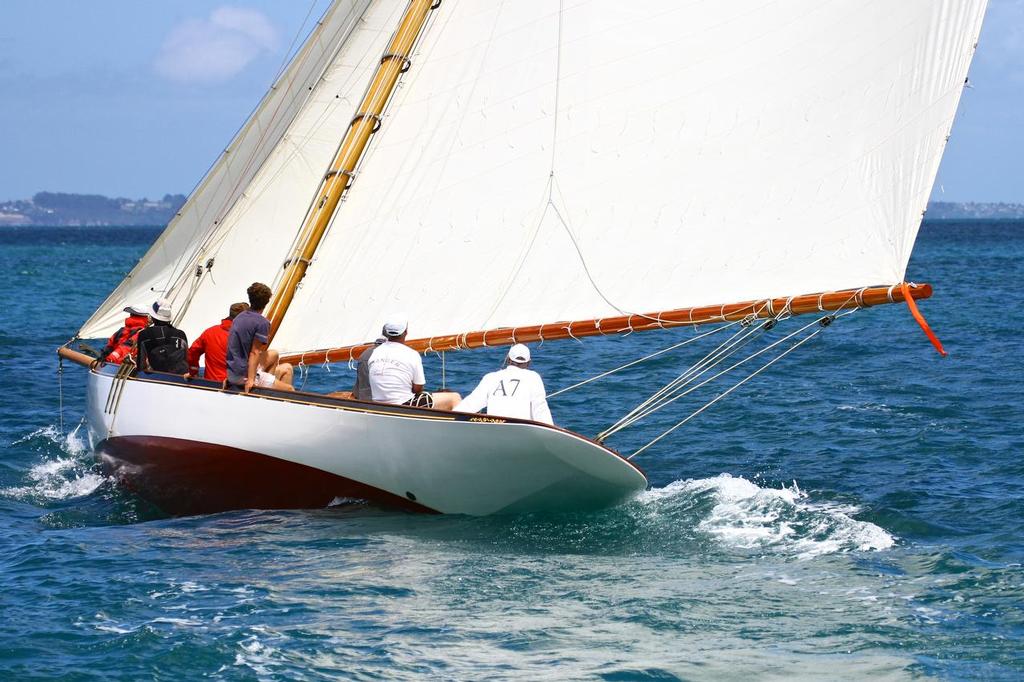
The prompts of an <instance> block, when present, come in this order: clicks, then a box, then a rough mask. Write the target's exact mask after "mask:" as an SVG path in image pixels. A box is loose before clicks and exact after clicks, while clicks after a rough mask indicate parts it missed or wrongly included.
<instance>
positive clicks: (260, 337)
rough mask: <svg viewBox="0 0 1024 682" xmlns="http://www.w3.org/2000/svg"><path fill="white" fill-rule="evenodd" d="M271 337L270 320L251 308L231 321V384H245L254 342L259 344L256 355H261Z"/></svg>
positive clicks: (229, 351)
mask: <svg viewBox="0 0 1024 682" xmlns="http://www.w3.org/2000/svg"><path fill="white" fill-rule="evenodd" d="M250 305H251V304H250ZM269 339H270V320H268V319H267V318H265V317H263V315H261V314H260V313H258V312H254V311H253V310H251V309H250V310H245V311H243V312H241V313H239V314H238V317H236V318H235V321H234V322H232V323H231V334H230V335H229V336H228V356H227V365H228V383H229V384H231V385H232V386H239V387H241V386H245V384H246V380H247V379H248V375H249V355H250V354H252V351H253V345H254V343H257V342H258V344H259V345H258V346H257V348H256V355H259V353H260V352H262V350H263V349H265V348H266V347H267V342H268V341H269ZM253 379H255V377H253ZM250 388H252V385H251V384H250V385H249V386H248V387H246V389H245V390H246V391H248V390H249V389H250Z"/></svg>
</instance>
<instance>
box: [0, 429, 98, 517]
mask: <svg viewBox="0 0 1024 682" xmlns="http://www.w3.org/2000/svg"><path fill="white" fill-rule="evenodd" d="M81 428H82V426H81V424H79V425H78V426H76V427H75V428H74V429H73V430H72V431H71V432H70V433H67V434H62V433H60V432H59V431H58V430H57V428H56V427H54V426H47V427H45V428H42V429H37V430H35V431H33V432H32V433H30V434H29V435H27V436H25V437H23V438H20V439H18V440H16V441H15V442H14V443H13V445H20V444H25V443H32V442H36V441H40V440H41V441H43V443H44V444H45V443H46V442H47V441H48V442H49V443H50V444H51V445H56V446H57V447H58V448H59V449H60V451H61V452H62V453H63V455H58V456H57V457H56V458H49V457H48V458H46V459H44V460H43V461H41V462H39V463H38V464H35V465H34V466H33V467H32V468H31V469H29V470H28V474H27V478H28V484H27V485H23V486H13V487H10V488H4V489H2V490H0V495H4V496H7V497H13V498H16V499H40V498H42V499H45V500H65V499H69V498H73V497H82V496H85V495H88V494H90V493H92V492H93V491H94V490H96V488H98V487H99V486H100V485H101V484H102V483H103V481H104V477H103V476H100V475H99V474H97V473H95V472H94V471H92V465H91V462H88V461H86V460H85V459H84V458H83V455H84V454H85V453H86V452H87V451H88V447H87V446H86V444H85V439H84V437H83V436H82V435H81V434H80V430H81ZM49 449H50V448H43V450H44V452H45V451H46V450H49ZM45 456H46V455H45V454H44V457H45Z"/></svg>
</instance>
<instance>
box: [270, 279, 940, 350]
mask: <svg viewBox="0 0 1024 682" xmlns="http://www.w3.org/2000/svg"><path fill="white" fill-rule="evenodd" d="M908 290H909V291H910V297H911V299H922V298H928V297H929V296H931V295H932V287H931V285H930V284H912V283H911V284H909V285H908ZM903 301H904V298H903V291H902V290H901V285H900V284H894V285H892V286H889V287H884V286H881V287H864V288H863V289H846V290H844V291H831V292H828V293H822V294H807V295H804V296H794V297H793V298H766V299H761V300H757V301H746V302H743V303H726V304H724V305H711V306H702V307H699V308H679V309H676V310H665V311H662V312H655V313H642V314H634V315H621V316H618V317H605V318H600V319H593V320H579V321H576V322H551V323H548V324H541V325H536V326H532V327H505V328H501V329H488V330H483V331H475V332H467V333H465V334H448V335H445V336H432V337H430V338H423V339H413V340H410V341H406V342H405V345H407V346H409V347H411V348H412V349H414V350H417V351H419V352H421V353H423V352H427V351H446V350H459V349H462V348H482V347H486V346H508V345H511V344H513V343H529V342H532V341H552V340H554V339H568V338H574V339H575V338H582V337H584V336H611V335H614V334H622V333H625V332H630V331H634V332H639V331H647V330H650V329H664V328H666V327H680V326H685V325H696V324H709V323H714V322H726V321H729V320H741V319H743V318H745V317H748V316H751V315H753V316H754V317H759V318H768V317H775V316H776V315H780V314H782V313H783V311H786V310H787V309H788V311H789V313H790V314H792V315H802V314H804V313H815V312H831V311H838V310H844V309H849V308H867V307H870V306H875V305H881V304H883V303H901V302H903ZM371 345H373V344H369V343H364V344H359V345H355V346H342V347H341V348H331V349H328V350H316V351H309V352H307V353H302V354H292V355H287V356H285V357H283V358H281V359H282V361H285V362H291V363H297V362H298V363H305V364H311V363H322V362H347V361H348V360H351V359H353V358H357V357H359V355H360V353H362V352H363V351H364V350H365V349H367V348H369V347H370V346H371Z"/></svg>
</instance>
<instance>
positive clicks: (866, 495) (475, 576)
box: [0, 222, 1024, 680]
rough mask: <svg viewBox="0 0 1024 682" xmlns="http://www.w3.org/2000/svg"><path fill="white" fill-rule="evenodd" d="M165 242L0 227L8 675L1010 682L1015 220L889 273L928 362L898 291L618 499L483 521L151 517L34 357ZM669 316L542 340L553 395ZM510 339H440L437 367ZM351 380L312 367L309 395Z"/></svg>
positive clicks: (333, 512) (742, 393)
mask: <svg viewBox="0 0 1024 682" xmlns="http://www.w3.org/2000/svg"><path fill="white" fill-rule="evenodd" d="M157 234H158V231H157V230H147V229H138V228H130V229H116V228H102V229H101V228H60V229H58V228H3V229H0V266H2V268H3V272H4V277H3V278H0V301H2V303H0V362H2V366H3V368H4V370H5V372H4V384H5V385H4V388H3V391H2V393H0V414H2V419H0V614H2V617H0V678H3V679H54V678H60V679H70V680H90V679H143V678H144V679H151V678H152V679H175V680H177V679H199V678H204V679H205V678H210V679H225V680H236V679H237V680H248V679H261V680H262V679H267V680H276V679H281V680H285V679H287V680H292V679H300V680H318V679H337V678H355V679H379V678H387V679H392V678H394V679H421V678H425V677H438V678H443V679H481V678H499V679H524V678H526V679H546V678H553V679H565V678H574V679H576V678H590V679H607V680H630V679H708V678H716V679H717V678H724V679H737V678H782V677H786V678H818V679H860V678H865V677H884V678H886V679H904V678H921V677H924V678H928V677H936V678H942V679H1004V680H1017V679H1021V678H1022V677H1024V646H1022V645H1024V569H1022V562H1024V537H1022V521H1021V519H1022V518H1024V502H1022V499H1024V461H1022V458H1021V453H1022V452H1024V430H1022V427H1021V424H1022V421H1024V395H1022V393H1024V391H1022V389H1021V387H1020V381H1021V377H1022V376H1024V371H1022V370H1024V360H1022V352H1024V343H1022V341H1021V333H1020V328H1021V322H1022V318H1024V316H1022V314H1021V312H1020V308H1019V305H1020V304H1019V299H1020V297H1019V291H1020V288H1019V282H1020V281H1021V279H1022V277H1024V259H1022V256H1024V223H1012V222H1003V223H988V224H986V223H979V222H966V223H956V222H949V223H930V224H926V225H925V226H924V228H923V229H922V231H921V235H920V238H919V240H918V245H917V249H916V251H915V255H914V258H913V260H912V262H911V267H910V271H909V273H908V274H909V276H910V277H912V278H918V279H920V280H925V281H929V282H932V283H933V284H934V285H935V287H936V295H935V297H934V298H932V299H931V300H929V301H926V302H924V303H923V304H922V309H923V311H924V313H925V315H926V316H927V317H928V318H929V320H930V321H931V323H932V325H933V327H934V328H935V329H936V331H937V332H938V334H939V336H940V337H941V338H942V340H943V342H944V343H945V345H946V348H947V349H948V350H949V353H950V356H949V357H948V358H945V359H942V358H940V357H938V355H936V354H935V352H934V351H933V350H932V349H931V347H930V346H929V344H928V342H927V341H926V340H925V338H924V336H923V334H922V333H921V332H920V330H919V329H918V327H917V325H916V323H914V321H913V320H912V319H911V317H910V315H909V313H908V311H907V310H906V308H905V307H904V306H882V307H878V308H874V309H871V310H868V311H862V312H858V313H856V314H854V315H850V316H847V317H844V318H842V319H841V320H839V321H837V322H836V323H835V324H833V325H832V326H830V327H829V328H828V329H827V330H825V332H824V333H822V334H820V335H819V336H818V337H816V338H815V339H814V340H813V341H811V342H810V343H808V344H807V346H805V347H803V348H801V349H800V350H799V351H798V352H795V353H793V354H792V355H790V356H788V357H787V358H786V359H785V360H783V361H782V362H780V363H779V364H778V365H775V366H773V367H772V368H771V369H769V370H768V371H767V372H766V373H764V374H763V375H760V376H759V377H757V378H756V379H754V380H753V381H751V382H750V383H749V384H747V385H745V386H743V387H741V388H740V389H739V390H738V391H736V393H734V394H732V395H730V396H729V397H728V398H727V399H726V400H723V401H721V402H720V403H717V404H716V405H714V406H713V407H711V408H710V409H709V410H708V411H707V412H704V413H703V414H701V415H700V416H698V417H697V418H695V419H694V420H693V421H691V422H689V423H688V424H687V425H686V426H684V427H683V428H681V429H679V430H678V431H677V432H675V433H674V434H673V435H672V436H670V437H669V438H666V439H665V440H664V441H662V442H660V443H659V444H657V445H656V446H654V447H653V448H651V449H650V450H649V451H647V452H645V453H643V454H642V455H640V457H639V458H638V459H637V460H636V461H637V463H638V464H639V465H640V466H641V467H643V468H644V469H645V470H646V471H647V473H648V475H649V478H650V480H651V483H652V489H651V490H649V491H648V492H647V493H644V494H643V495H641V496H640V498H639V499H637V500H635V501H633V502H631V503H629V504H626V505H623V506H622V507H619V508H616V509H611V510H607V511H603V512H598V513H587V514H564V515H557V516H529V515H528V516H518V517H496V518H479V519H478V518H467V517H458V516H448V517H423V516H415V515H409V514H404V513H396V512H390V511H384V510H379V509H373V508H370V507H365V506H351V507H338V508H331V509H326V510H315V511H239V512H231V513H224V514H217V515H211V516H204V517H194V518H168V517H165V516H163V515H162V514H160V512H159V511H157V510H155V509H153V508H151V507H150V506H149V505H147V504H146V503H145V502H144V501H141V500H138V499H136V498H134V497H132V496H131V495H130V494H128V493H126V492H124V491H122V490H119V489H118V488H117V487H116V486H115V485H113V484H112V483H111V482H110V481H108V480H105V479H104V478H103V476H102V475H101V474H100V473H99V472H98V470H97V469H96V468H95V466H94V463H93V459H92V454H91V452H90V451H89V449H88V447H87V444H86V442H85V439H84V435H83V431H84V430H82V429H79V428H78V427H77V425H78V424H79V421H80V419H81V417H82V413H83V387H84V372H82V371H81V370H80V369H79V368H76V367H68V368H66V371H65V373H64V375H63V379H62V384H63V428H62V427H61V420H60V419H61V418H60V414H61V410H60V408H59V403H60V397H59V394H58V376H57V373H56V369H57V363H56V358H55V356H54V353H53V351H54V349H55V348H56V347H57V346H58V345H59V344H61V343H63V342H64V341H65V340H66V339H67V338H68V337H69V336H70V335H71V334H73V332H74V331H75V330H76V329H77V328H78V325H79V324H80V323H81V322H82V321H83V320H84V319H85V318H86V317H87V316H88V315H89V313H90V312H91V311H92V310H93V309H94V308H95V307H96V306H97V305H98V304H99V303H100V301H101V300H102V299H103V298H104V297H105V295H106V294H107V292H108V291H109V290H110V289H111V288H112V287H113V286H114V285H116V283H117V282H118V281H119V280H120V278H121V277H122V276H123V275H124V273H125V272H126V271H127V270H128V269H129V268H130V267H131V265H132V264H133V263H134V261H135V260H136V259H137V258H138V257H139V256H140V255H141V253H143V252H144V250H145V248H146V247H147V246H148V244H149V243H151V241H152V240H153V239H154V238H155V236H156V235H157ZM798 321H799V320H792V321H789V322H786V323H784V324H780V325H779V328H778V333H784V332H785V331H788V330H789V329H792V328H794V325H796V324H797V323H798ZM213 322H215V321H211V323H213ZM413 324H415V322H413ZM687 335H693V332H692V331H689V330H681V331H674V332H656V333H647V334H635V335H631V336H627V337H625V338H618V339H598V340H592V341H588V342H586V343H582V344H580V343H576V342H573V341H563V342H550V343H545V344H543V345H541V346H537V347H535V348H534V356H535V366H536V367H537V368H538V369H539V370H540V371H541V372H542V374H543V375H544V377H545V380H546V382H547V384H548V386H549V389H552V390H553V389H556V388H559V387H562V386H566V385H568V384H570V383H573V382H574V381H577V380H578V379H580V378H582V377H585V376H589V375H592V374H596V373H598V372H600V371H602V370H605V369H608V368H611V367H613V366H615V365H618V364H621V363H623V362H626V361H628V360H630V359H633V358H636V357H639V356H641V355H644V354H647V353H649V352H652V351H654V350H656V349H658V348H661V347H664V346H667V345H669V344H671V343H673V342H676V341H678V340H680V339H682V338H685V337H686V336H687ZM707 350H709V347H708V346H707V345H705V346H701V347H700V349H699V350H698V349H693V350H691V348H690V347H687V348H686V349H684V350H683V351H680V352H679V353H674V354H669V355H668V356H666V357H661V358H658V359H657V360H655V361H652V363H651V365H650V367H647V368H646V369H645V370H644V371H631V372H626V373H623V374H619V375H615V376H614V377H612V378H609V379H608V380H606V381H603V382H599V383H597V384H594V385H592V386H590V387H587V388H586V389H581V390H580V391H577V392H573V393H569V394H566V395H565V397H564V398H561V397H560V398H557V399H555V400H553V401H552V409H553V411H554V413H555V418H556V420H557V421H558V422H559V423H561V424H563V425H566V426H568V427H569V428H573V429H575V430H578V431H580V432H582V433H585V434H589V435H592V434H595V433H596V432H598V431H600V430H601V429H602V428H604V427H606V426H608V425H609V424H610V423H611V422H613V421H614V420H615V419H616V418H617V417H618V416H620V415H621V414H623V413H624V412H625V410H626V409H627V408H628V407H631V406H632V405H633V404H635V403H636V402H638V401H639V400H640V399H642V398H643V397H645V396H646V395H647V394H649V393H650V392H652V391H653V390H654V389H655V388H657V387H658V386H659V385H660V384H659V383H658V382H659V380H664V379H666V378H667V377H669V376H672V375H673V374H675V373H678V372H679V371H680V370H681V369H682V368H684V367H685V366H686V365H687V364H688V363H689V362H692V361H693V360H695V359H696V358H697V357H699V355H700V354H702V353H704V352H706V351H707ZM500 356H501V351H500V350H482V351H474V352H470V353H460V354H449V355H448V357H447V359H446V363H445V378H446V380H447V383H448V384H449V385H450V386H452V387H454V388H456V389H458V390H462V391H463V392H465V391H468V390H469V389H471V388H472V386H473V384H474V382H475V379H476V378H478V377H479V375H480V374H481V373H482V372H484V371H487V370H489V369H492V368H494V367H495V366H497V364H498V363H499V362H500ZM440 372H441V369H440V365H439V363H438V361H437V359H436V358H430V359H429V362H428V379H429V380H430V381H431V383H433V384H435V385H436V383H437V382H438V380H439V377H440ZM351 378H352V375H351V372H349V370H347V369H346V368H345V367H334V368H331V369H330V371H328V370H326V369H324V368H313V369H311V370H310V372H309V376H308V377H307V378H306V381H307V384H306V387H307V388H313V389H318V390H319V389H326V388H331V389H339V388H342V389H343V388H348V387H349V385H350V383H351ZM723 387H724V386H723ZM714 395H715V393H714V392H711V393H706V394H701V395H700V396H694V397H693V399H692V400H689V401H686V400H684V401H680V403H681V404H680V405H679V406H678V407H675V408H673V409H669V410H666V411H665V413H659V414H658V415H655V416H654V417H652V418H651V419H650V420H649V421H647V422H644V423H642V424H641V425H640V426H638V427H637V428H635V429H632V430H628V431H625V432H623V434H621V436H620V437H619V438H617V439H615V440H613V441H612V442H611V445H613V446H614V447H617V448H620V449H621V450H622V451H623V452H631V451H633V450H635V449H636V448H637V447H639V446H641V445H642V444H644V443H646V442H647V441H649V440H650V439H651V438H653V437H654V436H655V435H657V434H658V433H660V432H661V431H662V430H664V429H666V428H668V427H669V426H671V425H672V424H674V423H675V422H677V421H678V420H679V419H681V418H682V417H683V416H685V415H686V414H689V412H691V411H692V410H694V409H696V408H697V407H699V406H700V404H702V403H703V402H704V401H705V400H707V399H709V398H710V397H713V396H714Z"/></svg>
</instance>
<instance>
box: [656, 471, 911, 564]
mask: <svg viewBox="0 0 1024 682" xmlns="http://www.w3.org/2000/svg"><path fill="white" fill-rule="evenodd" d="M694 496H707V497H708V498H709V500H710V502H711V507H710V509H709V510H708V511H707V512H705V513H704V514H703V518H701V520H700V521H699V522H698V524H697V529H698V530H699V531H701V532H703V533H706V534H708V535H710V536H711V537H713V538H715V539H716V540H717V542H719V543H720V544H722V545H724V546H725V547H728V548H732V549H739V550H767V551H774V552H781V553H785V554H793V555H795V556H796V557H797V558H798V559H809V558H812V557H815V556H820V555H823V554H835V553H841V552H850V551H869V550H883V549H888V548H889V547H892V546H893V545H894V544H895V542H896V541H895V538H893V536H892V535H890V534H889V533H887V532H886V531H885V530H884V529H882V528H880V527H879V526H876V525H875V524H873V523H870V522H867V521H858V520H856V519H854V518H853V516H852V515H853V514H856V513H857V512H858V511H859V510H858V509H857V508H856V507H853V506H849V505H839V504H832V503H825V502H815V501H813V500H810V499H809V497H808V495H807V494H806V493H805V492H803V491H802V490H800V488H799V487H798V486H797V484H796V482H795V481H794V482H793V487H792V488H787V487H782V488H762V487H760V486H758V485H757V484H755V483H753V482H751V481H748V480H746V479H745V478H742V477H733V476H731V475H729V474H721V475H719V476H715V477H713V478H704V479H697V480H685V481H674V482H673V483H670V484H669V485H667V486H665V487H663V488H654V489H651V490H648V491H647V492H645V493H643V494H642V495H641V496H640V498H639V501H640V502H641V503H642V504H646V505H665V504H669V505H671V504H674V503H677V502H679V501H681V500H686V501H687V503H689V502H690V501H692V498H693V497H694Z"/></svg>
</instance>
